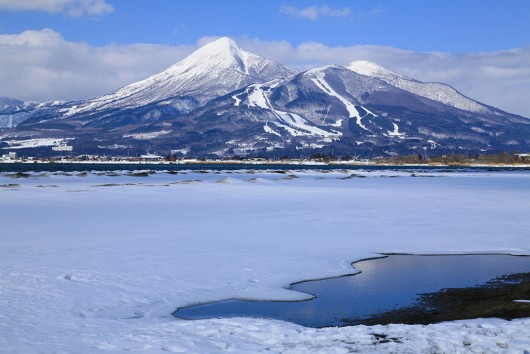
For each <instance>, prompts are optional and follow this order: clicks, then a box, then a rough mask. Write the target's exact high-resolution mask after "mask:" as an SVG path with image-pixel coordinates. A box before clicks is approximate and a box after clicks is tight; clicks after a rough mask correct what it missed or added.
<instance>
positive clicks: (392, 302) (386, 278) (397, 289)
mask: <svg viewBox="0 0 530 354" xmlns="http://www.w3.org/2000/svg"><path fill="white" fill-rule="evenodd" d="M354 266H355V268H356V269H358V270H361V271H362V273H359V274H356V275H354V276H348V277H341V278H334V279H326V280H318V281H309V282H304V283H299V284H295V285H294V286H293V289H294V290H298V291H302V292H306V293H310V294H316V295H317V298H315V299H313V300H310V301H301V302H267V301H261V302H259V301H256V302H252V301H232V300H231V301H223V302H218V303H214V304H207V305H200V306H196V307H192V308H186V309H182V310H179V312H178V316H181V317H183V318H189V319H199V318H212V317H234V316H249V317H265V318H276V319H282V320H287V321H291V322H295V323H299V324H302V325H305V326H309V327H322V326H331V325H340V324H342V321H341V319H342V318H349V319H361V318H364V317H367V316H369V315H371V314H374V313H376V312H380V311H387V310H392V309H396V308H399V307H404V306H407V305H409V304H411V303H412V302H414V300H415V299H416V298H417V295H418V294H421V293H428V292H435V291H438V290H440V289H442V288H458V287H469V286H473V285H477V284H481V283H484V282H486V281H488V280H491V279H493V278H495V277H497V276H500V275H504V274H510V273H520V272H529V271H530V257H512V256H500V255H469V256H390V257H387V258H381V259H376V260H367V261H361V262H358V263H355V264H354Z"/></svg>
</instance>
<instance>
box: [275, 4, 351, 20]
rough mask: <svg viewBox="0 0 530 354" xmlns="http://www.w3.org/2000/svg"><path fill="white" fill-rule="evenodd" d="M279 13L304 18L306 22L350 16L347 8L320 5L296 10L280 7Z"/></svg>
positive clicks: (294, 7)
mask: <svg viewBox="0 0 530 354" xmlns="http://www.w3.org/2000/svg"><path fill="white" fill-rule="evenodd" d="M280 12H281V13H283V14H285V15H289V16H293V17H300V18H306V19H308V20H312V21H315V20H318V19H319V18H320V17H322V16H325V17H346V16H348V15H350V13H351V9H350V8H349V7H344V8H332V7H329V6H328V5H320V6H308V7H305V8H298V7H296V6H282V7H281V8H280Z"/></svg>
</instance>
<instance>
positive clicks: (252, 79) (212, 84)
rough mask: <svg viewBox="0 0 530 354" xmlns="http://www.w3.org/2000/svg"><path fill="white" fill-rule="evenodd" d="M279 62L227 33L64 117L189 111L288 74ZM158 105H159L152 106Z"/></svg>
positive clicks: (154, 116)
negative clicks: (244, 47)
mask: <svg viewBox="0 0 530 354" xmlns="http://www.w3.org/2000/svg"><path fill="white" fill-rule="evenodd" d="M292 73H293V72H292V71H291V70H289V69H287V68H286V67H284V66H283V65H281V64H279V63H276V62H273V61H272V60H269V59H265V58H262V57H260V56H258V55H255V54H252V53H249V52H246V51H244V50H242V49H241V48H239V47H238V46H237V44H236V43H235V42H234V41H233V40H231V39H229V38H226V37H223V38H220V39H218V40H216V41H214V42H211V43H209V44H207V45H205V46H203V47H201V48H200V49H198V50H197V51H195V52H193V53H192V54H191V55H189V56H188V57H186V58H185V59H184V60H182V61H180V62H178V63H176V64H174V65H173V66H171V67H170V68H168V69H167V70H165V71H163V72H161V73H159V74H156V75H154V76H151V77H149V78H147V79H145V80H142V81H138V82H135V83H133V84H130V85H128V86H125V87H123V88H121V89H119V90H118V91H116V92H114V93H112V94H109V95H105V96H101V97H98V98H95V99H92V100H89V101H87V102H84V103H82V104H79V105H75V106H72V107H71V108H69V109H68V110H65V112H64V116H65V117H70V116H80V115H86V114H89V115H94V114H95V113H98V112H102V113H104V114H105V116H106V119H105V120H108V117H109V115H110V116H112V115H117V112H119V111H121V110H126V111H127V112H130V111H131V110H135V109H140V110H141V111H142V112H144V111H145V110H144V108H145V107H150V109H149V110H148V111H146V112H145V117H144V118H145V119H144V120H158V119H160V118H163V116H165V115H175V114H181V113H186V112H189V111H191V110H192V109H194V108H196V107H198V106H201V105H203V104H204V103H206V102H208V101H210V100H212V99H213V98H216V97H219V96H222V95H224V94H227V93H229V92H232V91H234V90H237V89H239V88H241V87H244V86H247V85H249V84H252V83H258V82H264V81H268V80H271V79H273V78H278V77H282V76H286V75H289V74H292ZM156 107H158V108H159V109H157V108H156Z"/></svg>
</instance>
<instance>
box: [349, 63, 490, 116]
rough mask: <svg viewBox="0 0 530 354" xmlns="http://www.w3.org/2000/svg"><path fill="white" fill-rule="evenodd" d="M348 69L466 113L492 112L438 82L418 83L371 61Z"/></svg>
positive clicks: (354, 64)
mask: <svg viewBox="0 0 530 354" xmlns="http://www.w3.org/2000/svg"><path fill="white" fill-rule="evenodd" d="M348 69H350V70H352V71H354V72H356V73H358V74H361V75H366V76H370V77H375V78H377V79H380V80H383V81H385V82H387V83H389V84H390V85H392V86H395V87H397V88H400V89H402V90H405V91H408V92H411V93H414V94H416V95H418V96H422V97H425V98H428V99H431V100H433V101H437V102H440V103H443V104H445V105H448V106H451V107H454V108H458V109H462V110H464V111H469V112H480V113H486V112H488V111H490V109H489V108H488V107H486V106H484V105H482V104H480V103H479V102H477V101H474V100H472V99H470V98H468V97H466V96H464V95H462V94H461V93H460V92H458V91H457V90H455V89H454V88H452V87H451V86H448V85H445V84H442V83H438V82H421V81H417V80H414V79H412V78H409V77H406V76H404V75H401V74H398V73H395V72H393V71H390V70H388V69H385V68H383V67H382V66H379V65H377V64H375V63H372V62H369V61H365V60H358V61H354V62H352V63H350V65H348Z"/></svg>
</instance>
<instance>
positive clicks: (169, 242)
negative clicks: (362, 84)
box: [0, 171, 530, 353]
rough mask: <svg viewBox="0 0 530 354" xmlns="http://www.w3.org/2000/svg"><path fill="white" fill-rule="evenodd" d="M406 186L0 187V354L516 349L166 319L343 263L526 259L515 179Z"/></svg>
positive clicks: (511, 175)
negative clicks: (409, 257)
mask: <svg viewBox="0 0 530 354" xmlns="http://www.w3.org/2000/svg"><path fill="white" fill-rule="evenodd" d="M415 174H416V175H417V176H420V177H421V176H434V177H432V178H412V177H410V171H401V172H399V171H386V172H380V171H371V172H369V171H334V172H327V173H324V172H316V171H306V172H302V171H287V172H286V173H275V172H273V171H268V172H259V171H257V172H254V171H248V172H244V173H243V172H234V173H230V172H227V171H225V172H217V173H216V172H210V173H198V172H187V173H185V174H184V173H179V174H177V175H170V174H166V173H157V174H153V175H150V176H149V177H133V176H127V175H125V174H121V175H118V176H111V175H102V176H98V175H96V174H95V173H89V174H88V175H87V176H86V177H80V176H79V177H78V176H76V175H75V174H74V175H72V176H67V175H62V174H51V173H47V174H40V173H34V174H33V176H32V177H29V178H14V177H13V176H8V175H7V174H2V175H0V244H1V245H2V246H1V247H0V308H2V311H0V348H2V351H3V352H7V353H11V352H13V353H19V352H29V353H40V352H42V353H49V352H85V353H90V352H99V351H104V352H106V351H111V352H125V351H127V352H128V351H133V352H140V353H141V352H145V353H158V352H160V353H161V352H185V353H194V352H195V353H216V352H235V353H257V352H273V353H307V352H321V353H333V352H336V353H343V352H348V351H361V352H381V351H386V352H388V351H394V352H429V351H430V352H440V353H441V352H447V353H449V352H451V353H453V352H517V353H521V352H523V350H528V348H530V331H529V330H528V328H529V324H530V323H529V320H528V319H522V320H516V321H503V320H495V319H478V320H471V321H460V322H447V323H441V324H436V325H431V326H419V325H418V326H404V325H390V326H373V327H365V326H356V327H348V328H326V329H308V328H304V327H301V326H297V325H294V324H290V323H285V322H280V321H273V320H265V319H240V318H235V319H234V318H233V319H217V320H202V321H185V320H179V319H176V318H174V317H173V316H171V313H172V312H173V311H174V310H175V309H176V308H177V307H180V306H186V305H190V304H193V303H197V302H207V301H216V300H222V299H226V298H244V299H269V300H273V299H276V300H280V299H281V300H297V299H298V300H299V299H304V298H307V296H308V295H307V294H302V293H298V292H294V291H290V290H286V289H285V287H286V286H288V285H289V284H290V283H292V282H295V281H299V280H304V279H314V278H320V277H329V276H336V275H341V274H346V273H351V272H352V271H353V270H352V268H351V266H350V263H351V262H352V261H355V260H358V259H362V258H367V257H371V256H374V255H376V254H377V253H381V252H405V253H483V252H488V253H489V252H500V253H511V254H530V236H529V234H528V230H530V219H529V218H528V215H529V212H530V173H528V172H503V173H500V172H497V173H485V172H481V173H439V172H425V173H421V172H417V173H415ZM381 175H383V176H386V177H391V176H394V177H396V178H381ZM358 176H366V177H367V178H358ZM297 177H298V178H297ZM217 182H220V183H217ZM521 300H526V299H521ZM522 305H524V304H522ZM381 334H384V335H386V336H387V340H386V339H385V338H383V337H382V336H380V335H381Z"/></svg>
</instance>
